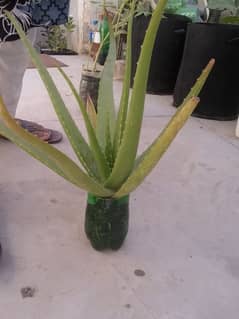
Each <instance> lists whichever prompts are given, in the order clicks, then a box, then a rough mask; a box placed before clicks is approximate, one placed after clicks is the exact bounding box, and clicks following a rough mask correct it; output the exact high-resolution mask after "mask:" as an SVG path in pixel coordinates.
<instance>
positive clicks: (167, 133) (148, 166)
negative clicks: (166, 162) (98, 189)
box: [114, 97, 199, 198]
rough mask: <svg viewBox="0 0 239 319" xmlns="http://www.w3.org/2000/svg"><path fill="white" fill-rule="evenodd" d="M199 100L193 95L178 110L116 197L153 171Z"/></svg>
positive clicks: (130, 190) (133, 187) (136, 184)
mask: <svg viewBox="0 0 239 319" xmlns="http://www.w3.org/2000/svg"><path fill="white" fill-rule="evenodd" d="M198 102H199V98H196V97H192V98H191V99H190V100H189V101H187V103H186V104H185V105H184V107H183V108H181V109H179V110H178V111H177V112H176V114H175V115H174V117H173V118H172V119H171V120H170V122H169V124H168V125H167V127H166V128H165V129H164V130H163V132H162V133H161V134H160V136H159V137H158V138H157V139H156V140H155V142H154V143H153V144H152V145H151V146H150V147H149V149H148V150H147V152H146V153H145V154H144V156H143V158H142V161H141V162H140V163H139V164H138V166H137V167H136V168H135V170H134V171H133V173H132V174H131V175H130V176H129V178H128V179H127V181H126V182H125V183H124V184H123V185H122V186H121V188H120V189H119V191H117V192H116V193H115V194H114V197H118V198H120V197H121V196H124V195H127V194H129V193H130V192H132V191H133V190H134V189H135V188H136V187H137V186H138V185H139V184H140V183H141V182H142V181H143V180H144V178H145V177H146V176H147V175H148V174H149V173H150V172H151V171H152V169H153V168H154V167H155V166H156V164H157V163H158V162H159V160H160V158H161V157H162V155H163V154H164V153H165V152H166V150H167V148H168V147H169V145H170V144H171V142H172V141H173V140H174V138H175V136H176V135H177V133H178V131H179V130H180V129H181V127H182V126H183V125H184V123H185V122H186V120H187V119H188V117H189V116H190V114H191V113H192V112H193V110H194V109H195V107H196V106H197V104H198Z"/></svg>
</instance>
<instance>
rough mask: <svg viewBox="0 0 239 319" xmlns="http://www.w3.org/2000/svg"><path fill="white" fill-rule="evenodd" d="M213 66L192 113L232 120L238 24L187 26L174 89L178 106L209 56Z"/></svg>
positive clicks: (237, 97) (236, 102)
mask: <svg viewBox="0 0 239 319" xmlns="http://www.w3.org/2000/svg"><path fill="white" fill-rule="evenodd" d="M211 58H215V60H216V63H215V66H214V68H213V70H212V72H211V74H210V76H209V78H208V80H207V82H206V84H205V86H204V88H203V90H202V91H201V93H200V95H199V96H200V103H199V105H198V107H197V108H196V109H195V111H194V113H193V115H194V116H198V117H202V118H207V119H215V120H233V119H235V118H237V116H238V108H239V88H238V75H239V26H237V25H228V24H209V23H207V24H206V23H193V24H191V25H189V26H188V30H187V36H186V41H185V48H184V54H183V59H182V63H181V67H180V70H179V74H178V78H177V82H176V86H175V90H174V105H175V106H179V105H180V104H181V102H182V101H183V99H184V97H185V96H186V94H187V93H188V91H189V90H190V88H191V87H192V86H193V83H194V82H195V81H196V79H197V77H198V76H199V74H200V72H201V70H202V69H203V68H204V67H205V65H206V64H207V63H208V61H209V59H211Z"/></svg>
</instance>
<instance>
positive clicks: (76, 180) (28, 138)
mask: <svg viewBox="0 0 239 319" xmlns="http://www.w3.org/2000/svg"><path fill="white" fill-rule="evenodd" d="M0 117H1V120H0V134H1V135H3V136H5V137H6V138H8V139H9V140H11V141H13V142H14V143H15V144H17V145H18V146H19V147H20V148H22V149H23V150H25V151H26V152H27V153H29V154H30V155H31V156H32V157H34V158H36V159H38V160H39V161H40V162H42V163H43V164H44V165H46V166H47V167H49V168H50V169H51V170H53V171H54V172H55V173H57V174H58V175H60V176H62V177H63V178H65V179H66V180H67V181H69V182H71V183H72V184H74V185H76V186H78V187H80V188H83V189H85V190H86V191H87V192H91V193H93V194H98V196H102V197H108V196H111V195H112V192H111V191H110V190H107V189H105V188H104V187H103V186H102V185H101V184H98V183H97V182H96V181H95V180H94V179H92V178H90V177H89V176H88V175H86V174H85V173H84V172H83V170H82V169H81V168H80V167H79V166H77V165H76V164H75V163H74V162H73V161H72V160H71V159H70V158H68V157H67V156H66V155H65V154H63V153H62V152H61V151H59V150H57V149H56V148H54V147H52V146H51V145H49V144H47V143H45V142H42V141H41V140H40V139H39V138H37V137H35V136H34V135H32V134H30V133H28V132H27V131H25V130H24V129H23V128H21V127H20V126H19V125H18V124H17V123H16V122H15V120H13V119H12V118H11V116H10V114H9V113H8V112H7V110H6V107H5V106H4V103H3V100H2V98H1V97H0Z"/></svg>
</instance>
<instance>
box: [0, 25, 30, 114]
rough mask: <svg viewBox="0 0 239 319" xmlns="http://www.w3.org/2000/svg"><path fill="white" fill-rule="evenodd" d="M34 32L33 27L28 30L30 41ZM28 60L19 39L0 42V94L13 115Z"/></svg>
mask: <svg viewBox="0 0 239 319" xmlns="http://www.w3.org/2000/svg"><path fill="white" fill-rule="evenodd" d="M35 34H36V30H35V29H32V30H30V32H29V38H30V40H31V41H32V42H33V41H34V39H35ZM28 61H29V57H28V53H27V52H26V49H25V48H24V46H23V45H22V42H21V41H20V40H16V41H11V42H2V43H0V95H1V96H2V97H3V100H4V103H5V105H6V107H7V109H8V111H9V113H10V114H11V115H12V116H13V117H14V116H15V114H16V109H17V104H18V101H19V98H20V95H21V90H22V82H23V76H24V73H25V70H26V68H27V65H28Z"/></svg>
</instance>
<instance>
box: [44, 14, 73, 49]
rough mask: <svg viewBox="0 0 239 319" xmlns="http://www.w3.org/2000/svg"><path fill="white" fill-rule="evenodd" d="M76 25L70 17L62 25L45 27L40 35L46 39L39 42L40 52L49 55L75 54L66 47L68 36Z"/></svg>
mask: <svg viewBox="0 0 239 319" xmlns="http://www.w3.org/2000/svg"><path fill="white" fill-rule="evenodd" d="M75 28H76V25H75V23H74V20H73V18H72V17H69V18H68V21H67V22H66V23H65V24H64V25H51V26H47V27H45V30H43V31H42V32H41V35H42V36H43V38H45V39H46V40H45V41H44V44H43V43H42V42H40V43H39V47H40V51H41V53H45V54H49V55H77V53H76V52H75V51H73V50H70V49H69V48H68V46H69V45H68V43H69V36H70V34H71V33H72V32H74V31H75Z"/></svg>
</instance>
